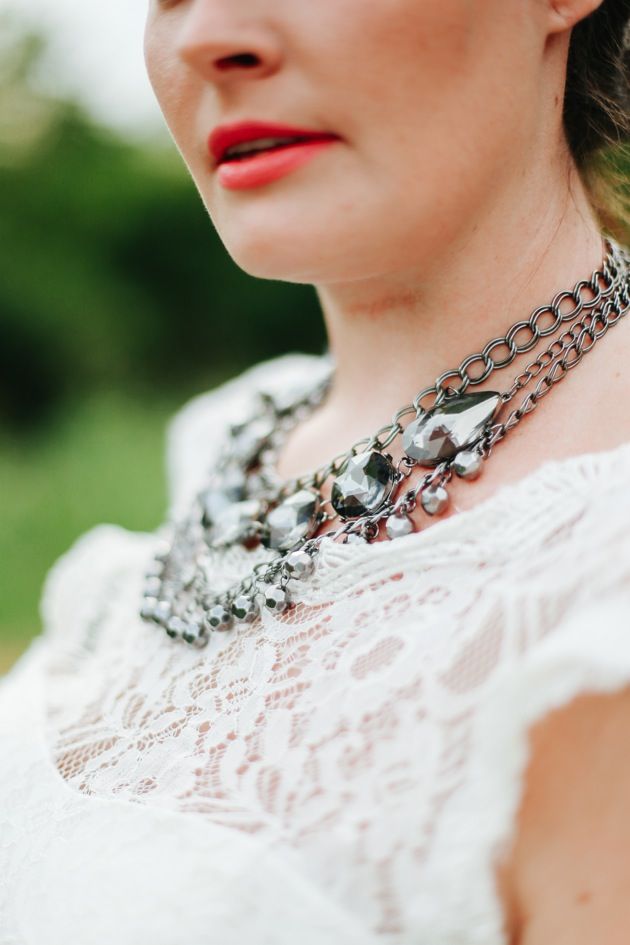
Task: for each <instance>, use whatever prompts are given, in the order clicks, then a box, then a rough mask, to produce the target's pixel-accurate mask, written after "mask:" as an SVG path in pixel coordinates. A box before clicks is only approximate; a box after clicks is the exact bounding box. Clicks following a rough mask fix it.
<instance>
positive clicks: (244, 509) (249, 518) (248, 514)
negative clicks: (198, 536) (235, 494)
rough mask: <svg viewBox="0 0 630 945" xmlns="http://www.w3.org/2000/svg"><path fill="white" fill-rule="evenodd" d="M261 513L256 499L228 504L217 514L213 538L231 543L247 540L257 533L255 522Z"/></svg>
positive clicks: (224, 542) (212, 532)
mask: <svg viewBox="0 0 630 945" xmlns="http://www.w3.org/2000/svg"><path fill="white" fill-rule="evenodd" d="M259 515H260V503H259V502H258V501H257V500H256V499H246V500H245V501H244V502H235V503H234V504H233V505H228V506H226V508H225V509H224V510H223V511H222V512H220V513H219V515H217V517H216V519H215V521H214V524H213V526H212V531H211V533H210V535H211V539H212V541H213V542H216V543H217V544H226V545H231V544H232V543H233V542H236V541H246V540H247V539H249V538H251V536H252V535H253V534H254V533H255V523H256V521H257V519H258V517H259Z"/></svg>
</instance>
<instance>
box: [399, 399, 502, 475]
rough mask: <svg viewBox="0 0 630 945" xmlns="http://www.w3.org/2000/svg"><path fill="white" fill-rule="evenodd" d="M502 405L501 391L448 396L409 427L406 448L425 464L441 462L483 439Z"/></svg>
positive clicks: (404, 433) (404, 442) (404, 439)
mask: <svg viewBox="0 0 630 945" xmlns="http://www.w3.org/2000/svg"><path fill="white" fill-rule="evenodd" d="M501 405H502V401H501V395H500V394H498V393H496V391H483V392H482V393H478V394H462V395H461V396H458V397H455V398H453V399H452V400H447V401H446V402H445V403H443V404H440V406H439V407H434V408H433V410H429V411H427V413H425V414H422V416H420V417H418V419H417V420H413V421H412V422H411V423H410V424H409V425H408V426H407V427H406V428H405V430H404V432H403V440H402V443H403V449H404V451H405V453H406V454H407V456H409V457H411V459H415V460H416V462H417V463H419V464H420V465H421V466H437V465H438V464H439V463H441V462H444V461H445V460H449V459H452V458H453V457H454V456H455V455H456V454H457V453H459V451H460V450H463V449H464V448H465V447H466V446H469V445H470V444H472V443H474V442H475V440H477V439H479V437H480V436H481V434H482V433H483V431H484V429H485V427H486V426H487V424H489V423H490V421H491V420H493V419H494V417H495V416H496V414H497V413H498V411H499V408H500V407H501Z"/></svg>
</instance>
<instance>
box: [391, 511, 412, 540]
mask: <svg viewBox="0 0 630 945" xmlns="http://www.w3.org/2000/svg"><path fill="white" fill-rule="evenodd" d="M385 531H386V532H387V537H388V538H391V539H392V540H393V539H394V538H402V537H403V536H404V535H409V534H411V532H412V531H413V522H412V521H411V519H410V518H409V516H408V515H390V516H389V518H388V519H387V521H386V522H385Z"/></svg>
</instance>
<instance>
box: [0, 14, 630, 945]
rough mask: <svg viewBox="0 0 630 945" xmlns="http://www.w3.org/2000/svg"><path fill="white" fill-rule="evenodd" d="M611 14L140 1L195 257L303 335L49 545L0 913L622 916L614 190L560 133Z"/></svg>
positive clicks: (308, 938)
mask: <svg viewBox="0 0 630 945" xmlns="http://www.w3.org/2000/svg"><path fill="white" fill-rule="evenodd" d="M629 20H630V3H629V2H628V0H603V2H602V0H599V2H598V0H563V2H559V0H556V2H554V0H483V2H482V0H478V2H475V0H439V2H437V0H422V2H419V0H374V2H370V3H365V2H360V3H359V2H356V0H334V2H333V0H328V2H325V3H321V2H320V3H317V4H313V3H310V2H306V0H285V2H278V3H274V4H263V3H256V2H253V0H243V2H241V3H233V2H228V0H225V2H219V0H152V2H151V6H150V9H149V12H148V19H147V29H146V61H147V66H148V71H149V76H150V79H151V82H152V84H153V87H154V89H155V93H156V95H157V98H158V100H159V103H160V106H161V108H162V110H163V112H164V115H165V119H166V122H167V124H168V127H169V129H170V131H171V133H172V135H173V138H174V140H175V143H176V144H177V146H178V148H179V150H180V152H181V154H182V157H183V159H184V161H185V162H186V164H187V166H188V168H189V170H190V172H191V175H192V177H193V180H194V182H195V184H196V186H197V188H198V190H199V193H200V195H201V198H202V200H203V202H204V204H205V206H206V207H207V209H208V212H209V214H210V216H211V218H212V221H213V223H214V225H215V226H216V228H217V230H218V232H219V234H220V235H221V238H222V239H223V241H224V243H225V246H226V249H227V251H228V253H229V254H230V255H231V256H232V257H233V258H234V259H235V261H236V262H237V263H238V264H239V265H240V266H241V267H242V268H243V269H244V270H246V271H247V272H248V273H250V274H252V275H254V276H258V277H261V278H271V279H281V280H286V281H289V282H305V283H311V284H313V285H314V286H315V288H316V291H317V293H318V297H319V299H320V301H321V307H322V312H323V317H324V320H325V324H326V328H327V332H328V338H329V352H327V353H326V354H325V355H323V356H322V357H319V358H318V357H311V356H307V355H299V354H295V355H288V356H285V357H280V358H277V359H274V360H272V361H269V362H266V363H264V364H261V365H258V366H257V367H255V368H252V369H250V370H249V371H247V372H245V373H244V374H243V375H241V376H240V377H238V378H236V379H234V380H232V381H230V382H229V383H227V384H225V385H224V386H223V387H221V388H220V389H219V390H217V391H214V392H210V393H207V394H203V395H200V396H199V397H197V398H195V399H194V400H193V401H192V402H191V403H190V404H189V405H187V406H186V407H185V408H184V409H183V410H182V411H181V412H180V413H179V414H178V415H177V417H176V418H175V420H174V421H173V423H172V425H171V427H170V430H169V455H168V461H169V472H170V476H171V484H172V494H171V507H170V515H169V524H168V526H165V527H164V529H160V530H159V532H158V533H156V534H154V535H143V534H130V533H128V532H125V531H124V530H123V529H120V528H117V527H114V526H101V527H99V528H97V529H95V530H93V531H92V532H90V533H88V534H87V535H86V536H84V537H83V538H81V539H80V540H79V541H78V542H77V543H76V545H75V546H74V547H73V548H72V549H71V551H70V552H68V554H67V555H65V556H64V557H63V558H62V559H61V560H60V561H59V562H58V563H57V564H56V565H55V567H54V568H53V570H52V571H51V574H50V576H49V578H48V580H47V584H46V587H45V593H44V599H43V613H44V618H45V626H44V632H43V634H42V635H41V636H40V637H39V638H38V639H37V640H36V641H34V643H33V644H32V646H31V648H30V649H29V651H28V653H27V654H25V655H24V656H23V657H22V659H21V660H20V661H19V663H18V664H17V666H16V667H15V668H14V669H13V671H12V672H11V674H10V675H9V676H8V677H7V678H6V679H5V680H4V682H3V685H2V688H1V689H0V706H1V709H2V711H1V713H0V718H1V719H2V722H1V725H2V729H1V732H2V734H1V742H0V743H1V744H2V747H3V756H4V759H5V763H4V766H3V773H2V777H1V778H0V791H1V796H2V807H1V810H2V813H3V829H2V834H1V837H2V845H1V846H0V851H1V852H0V857H1V862H2V869H1V870H0V876H1V877H2V879H1V880H0V890H2V897H3V898H2V899H1V900H0V915H1V916H2V926H1V928H2V934H1V935H0V941H2V942H7V943H8V942H11V943H14V942H15V943H17V942H20V943H29V945H30V943H37V945H53V943H55V945H57V943H62V942H64V943H67V942H69V941H76V942H81V943H82V945H88V943H104V942H110V941H114V942H116V943H117V945H144V943H149V942H150V943H152V945H156V943H164V945H167V943H168V945H174V943H179V942H187V943H200V945H201V943H204V945H205V943H215V942H216V943H218V942H220V943H222V945H224V943H226V942H234V943H237V942H238V943H239V945H240V943H244V942H248V943H252V945H262V943H263V942H264V943H274V945H276V943H283V945H284V943H289V942H291V943H293V942H294V941H295V940H296V938H297V937H298V936H299V938H300V939H301V940H302V941H304V942H306V943H309V945H311V943H312V945H315V943H320V942H327V943H329V942H334V943H336V945H337V943H338V945H347V943H355V942H356V943H359V942H360V943H361V945H366V943H369V942H374V943H376V942H386V943H412V942H413V943H419V945H420V943H421V945H428V943H430V945H445V943H452V945H454V943H457V945H474V943H479V945H495V943H496V945H498V943H508V942H509V943H516V942H518V943H523V945H549V943H550V942H554V943H555V945H559V943H564V942H567V943H568V942H570V943H571V945H582V943H589V945H590V943H593V942H597V943H598V945H617V943H622V942H624V943H625V942H626V941H627V940H628V938H629V937H630V907H629V906H628V901H629V897H628V895H627V875H628V872H627V859H628V852H627V851H628V849H629V844H630V833H629V830H628V826H627V824H628V817H627V801H628V797H629V796H630V765H629V763H628V761H627V755H628V753H627V744H628V736H629V735H630V696H629V694H628V688H627V687H628V684H629V682H630V645H629V643H628V634H629V633H630V625H629V619H630V537H629V536H630V503H629V502H628V495H627V483H628V475H629V474H630V414H629V413H628V411H627V407H626V404H627V403H628V398H629V397H630V375H628V373H627V371H626V370H625V367H626V365H627V363H628V359H629V358H630V328H629V323H628V321H627V320H625V319H624V317H623V316H624V315H625V312H626V310H627V309H628V307H630V296H629V295H628V291H629V278H630V277H629V275H628V263H629V257H628V255H627V254H626V253H625V251H624V250H623V247H622V245H621V244H620V243H619V242H616V241H615V240H614V239H612V241H610V239H609V241H608V242H607V241H606V237H608V238H611V237H613V236H614V234H615V233H617V234H618V235H619V237H620V238H623V236H622V234H623V232H624V226H625V227H627V222H628V221H627V219H626V220H624V219H623V217H622V216H619V214H617V216H615V211H614V209H611V206H612V205H610V204H608V209H607V210H606V209H605V208H604V206H603V204H602V203H601V181H599V180H598V179H597V178H596V177H595V176H594V171H593V170H592V168H593V166H594V165H593V157H594V155H597V152H598V149H599V148H600V147H601V145H602V144H603V143H605V142H606V141H607V140H614V139H617V138H621V139H624V140H627V134H628V111H627V91H628V80H627V72H626V69H625V59H624V56H625V53H624V30H625V28H626V25H627V23H628V21H629ZM565 83H566V97H565ZM296 139H297V140H296ZM253 152H257V153H253ZM589 169H590V170H589ZM615 227H616V229H615ZM589 279H591V282H590V288H589V286H588V285H585V283H584V280H589ZM579 283H581V286H578V288H575V287H576V285H578V284H579ZM572 290H574V294H573V296H572V295H571V294H570V293H571V291H572ZM558 293H564V294H561V295H558ZM536 312H538V315H536V317H535V318H533V313H536ZM248 317H256V316H255V313H252V314H251V315H250V314H249V313H243V320H242V323H241V324H240V325H239V326H238V330H235V332H234V342H235V344H238V331H240V330H247V328H246V325H247V321H246V320H247V318H248ZM296 317H299V313H296ZM580 320H581V321H580ZM576 322H579V324H577V326H576V324H575V323H576ZM528 325H529V327H527V326H528ZM511 326H514V328H513V329H512V331H511V332H510V328H511ZM532 326H535V328H532ZM613 326H614V331H610V328H612V327H613ZM503 339H507V341H506V340H503ZM488 345H490V348H488ZM554 345H555V346H554ZM484 351H485V353H484V354H479V355H477V357H476V358H472V357H469V356H472V354H473V353H474V352H484ZM486 374H487V376H484V375H486ZM436 378H437V379H438V380H437V381H436ZM532 391H534V392H535V395H534V396H530V397H529V399H526V400H525V401H523V405H522V407H521V408H520V409H518V405H519V404H521V402H522V400H523V397H525V398H527V397H528V396H529V395H530V394H531V393H532ZM419 392H423V396H422V397H418V396H416V395H418V394H419ZM473 393H474V394H475V398H472V396H471V395H472V394H473ZM547 394H549V396H546V395H547ZM479 395H483V396H479ZM414 398H415V403H414ZM296 405H297V406H296ZM534 408H535V409H534ZM514 411H515V412H514ZM529 413H532V416H531V417H530V416H528V414H529ZM392 415H395V418H394V420H393V421H392V422H391V423H388V421H389V418H390V417H392ZM521 421H522V422H521ZM377 431H378V434H377ZM366 434H367V437H366ZM373 434H374V435H373ZM360 438H364V439H363V442H362V445H361V446H360V447H358V446H356V444H357V441H359V440H360ZM353 445H355V446H356V448H355V450H354V452H352V449H351V448H352V447H353ZM358 457H363V458H362V459H361V460H360V461H359V459H358ZM333 458H336V460H335V462H331V461H332V460H333ZM482 467H483V469H482ZM322 469H324V472H327V473H328V475H325V474H324V473H321V470H322ZM318 470H319V471H320V473H321V474H317V475H312V473H313V471H315V472H317V471H318ZM481 472H483V474H482V475H480V473H481ZM296 479H299V482H295V480H296ZM467 480H468V481H467ZM274 489H275V490H276V492H275V493H274ZM283 489H284V491H283ZM309 490H310V491H309ZM296 495H297V498H296ZM274 496H275V498H274ZM270 497H271V498H270ZM309 503H310V504H309ZM278 510H279V511H278ZM274 513H275V514H274ZM170 523H173V524H172V525H171V524H170ZM296 536H297V537H296ZM164 541H165V542H166V544H163V542H164ZM289 559H291V561H290V562H289ZM255 568H257V569H258V570H254V569H255ZM147 571H148V576H147V575H146V574H145V572H147ZM252 575H255V576H256V577H257V578H261V579H263V584H262V586H260V585H259V584H257V583H256V582H255V581H254V578H253V577H252ZM261 587H262V590H261ZM143 595H144V603H143V604H142V603H141V601H142V599H143ZM140 608H142V616H140V614H139V610H140ZM163 629H165V630H166V631H167V633H166V634H165V633H164V632H162V630H163ZM189 644H193V645H189ZM198 644H201V646H198Z"/></svg>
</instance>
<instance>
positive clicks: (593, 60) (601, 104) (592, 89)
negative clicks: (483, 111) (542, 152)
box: [564, 0, 630, 244]
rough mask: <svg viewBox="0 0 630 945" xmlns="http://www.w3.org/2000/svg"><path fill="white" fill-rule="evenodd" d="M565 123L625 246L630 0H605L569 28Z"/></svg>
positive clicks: (629, 194) (596, 198)
mask: <svg viewBox="0 0 630 945" xmlns="http://www.w3.org/2000/svg"><path fill="white" fill-rule="evenodd" d="M564 127H565V132H566V136H567V140H568V143H569V147H570V149H571V152H572V154H573V157H574V159H575V161H576V164H577V166H578V169H579V170H580V173H581V175H582V178H583V180H584V182H585V184H586V186H587V188H588V190H589V194H590V197H591V201H592V203H593V206H594V208H595V210H596V212H597V214H598V216H599V218H600V222H601V223H602V225H603V226H604V227H605V229H607V230H608V231H609V232H610V233H611V235H613V236H616V237H617V238H619V239H620V240H621V241H623V242H625V243H626V244H628V243H629V242H630V0H603V3H602V4H601V5H600V6H599V7H598V8H597V9H596V10H595V11H594V12H593V13H591V14H590V15H589V16H587V17H586V18H585V19H583V20H581V21H580V22H579V23H577V24H576V26H574V27H573V30H572V33H571V40H570V45H569V58H568V64H567V82H566V91H565V99H564Z"/></svg>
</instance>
